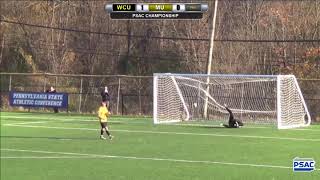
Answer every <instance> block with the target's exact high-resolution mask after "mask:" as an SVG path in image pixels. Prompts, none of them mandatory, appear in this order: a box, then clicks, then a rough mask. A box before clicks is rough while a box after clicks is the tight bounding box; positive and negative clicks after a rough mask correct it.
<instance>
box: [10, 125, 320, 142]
mask: <svg viewBox="0 0 320 180" xmlns="http://www.w3.org/2000/svg"><path fill="white" fill-rule="evenodd" d="M6 126H12V127H29V128H47V129H66V130H82V131H98V130H99V129H93V128H72V127H70V128H67V127H54V126H34V125H6ZM111 131H114V132H128V133H143V134H173V135H192V136H217V137H232V138H254V139H276V140H291V141H312V142H320V139H305V138H290V137H271V136H252V135H240V134H232V135H231V134H216V133H212V134H209V133H190V132H168V131H146V130H127V129H112V130H111Z"/></svg>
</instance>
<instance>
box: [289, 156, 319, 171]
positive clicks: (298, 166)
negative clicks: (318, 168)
mask: <svg viewBox="0 0 320 180" xmlns="http://www.w3.org/2000/svg"><path fill="white" fill-rule="evenodd" d="M315 165H316V162H315V161H314V160H313V159H312V158H299V157H296V158H294V159H293V164H292V167H293V171H295V172H311V171H313V170H315Z"/></svg>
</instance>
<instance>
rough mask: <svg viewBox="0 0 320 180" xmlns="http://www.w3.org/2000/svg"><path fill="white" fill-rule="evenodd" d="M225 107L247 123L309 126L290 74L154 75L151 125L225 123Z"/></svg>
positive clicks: (305, 111)
mask: <svg viewBox="0 0 320 180" xmlns="http://www.w3.org/2000/svg"><path fill="white" fill-rule="evenodd" d="M225 105H226V106H228V107H229V108H230V109H231V110H232V111H233V113H234V116H235V118H236V119H240V120H242V121H243V122H244V123H245V124H246V123H254V124H275V125H277V127H278V128H279V129H287V128H296V127H303V126H308V125H310V123H311V118H310V114H309V112H308V109H307V106H306V103H305V101H304V98H303V95H302V93H301V90H300V87H299V85H298V82H297V79H296V78H295V76H294V75H232V74H212V75H207V74H171V73H156V74H154V75H153V121H154V123H155V124H160V123H171V122H182V121H212V122H217V123H221V122H227V121H228V118H229V114H228V112H227V111H226V109H225Z"/></svg>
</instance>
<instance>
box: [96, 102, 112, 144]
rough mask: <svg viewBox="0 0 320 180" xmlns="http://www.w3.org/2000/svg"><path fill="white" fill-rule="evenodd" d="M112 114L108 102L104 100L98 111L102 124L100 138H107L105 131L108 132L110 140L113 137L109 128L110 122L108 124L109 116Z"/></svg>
mask: <svg viewBox="0 0 320 180" xmlns="http://www.w3.org/2000/svg"><path fill="white" fill-rule="evenodd" d="M110 114H111V113H110V112H109V111H108V109H107V102H102V103H101V106H100V108H99V111H98V117H99V120H100V125H101V130H100V138H101V139H106V138H105V137H104V136H103V133H104V132H106V134H107V135H108V137H109V139H110V140H111V139H112V138H113V136H112V135H111V134H110V132H109V128H108V124H107V121H108V116H109V115H110Z"/></svg>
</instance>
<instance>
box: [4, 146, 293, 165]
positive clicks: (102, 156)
mask: <svg viewBox="0 0 320 180" xmlns="http://www.w3.org/2000/svg"><path fill="white" fill-rule="evenodd" d="M1 151H11V152H32V153H43V154H60V155H69V157H68V156H67V157H65V158H112V159H131V160H149V161H167V162H176V163H198V164H220V165H232V166H248V167H261V168H262V167H263V168H277V169H292V167H288V166H278V165H268V164H250V163H235V162H223V161H202V160H186V159H171V158H157V157H137V156H116V155H103V154H86V153H75V152H54V151H41V150H26V149H1ZM70 155H71V156H75V155H76V156H78V157H71V156H70ZM79 156H80V157H79ZM32 157H33V156H32ZM4 158H5V157H4ZM10 158H11V159H14V158H15V157H7V158H5V159H10ZM17 158H18V157H17ZM22 158H23V156H22ZM22 158H21V159H22ZM25 158H28V157H25ZM46 158H47V159H49V158H57V157H56V156H53V157H50V156H49V157H43V159H46ZM61 158H63V156H61ZM29 159H32V158H31V157H29ZM34 159H41V157H36V158H34Z"/></svg>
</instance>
